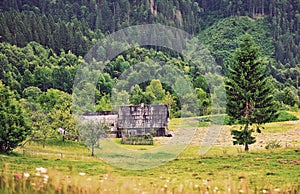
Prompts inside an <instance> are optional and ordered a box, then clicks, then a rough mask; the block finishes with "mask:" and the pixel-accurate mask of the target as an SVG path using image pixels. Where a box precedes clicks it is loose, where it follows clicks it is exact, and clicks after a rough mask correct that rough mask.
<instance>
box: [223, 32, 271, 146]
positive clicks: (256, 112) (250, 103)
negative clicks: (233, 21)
mask: <svg viewBox="0 0 300 194" xmlns="http://www.w3.org/2000/svg"><path fill="white" fill-rule="evenodd" d="M225 87H226V94H227V113H228V115H229V116H230V117H232V118H233V119H234V120H235V121H238V122H239V123H241V124H243V125H244V126H245V127H244V129H243V130H242V131H240V132H239V131H234V132H233V133H232V134H233V135H234V138H235V139H236V140H235V141H234V143H235V144H241V143H242V142H244V143H245V150H248V144H249V143H254V142H253V140H254V139H253V137H252V136H251V132H252V131H251V130H249V132H248V127H249V125H252V124H258V126H260V125H261V124H264V123H266V122H269V121H271V120H272V119H273V118H274V117H275V115H276V114H275V113H276V107H275V106H276V104H275V103H274V102H275V101H274V99H273V96H272V93H273V87H272V84H271V83H270V81H269V77H267V75H266V73H265V65H264V62H263V61H262V59H260V58H259V53H258V49H257V48H256V46H255V44H254V43H253V41H252V39H251V37H250V36H249V35H245V36H244V37H243V41H242V42H241V44H240V48H239V49H237V50H236V53H235V55H234V56H233V60H232V63H231V65H230V68H229V74H228V75H227V80H226V86H225ZM259 130H260V129H259V128H258V131H259ZM250 131H251V132H250ZM239 138H241V139H239Z"/></svg>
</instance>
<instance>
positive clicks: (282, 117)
mask: <svg viewBox="0 0 300 194" xmlns="http://www.w3.org/2000/svg"><path fill="white" fill-rule="evenodd" d="M296 120H299V119H298V118H297V117H296V116H295V115H292V114H291V113H288V112H286V111H279V112H278V116H277V118H276V119H275V120H274V121H273V122H283V121H296Z"/></svg>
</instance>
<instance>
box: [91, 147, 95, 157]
mask: <svg viewBox="0 0 300 194" xmlns="http://www.w3.org/2000/svg"><path fill="white" fill-rule="evenodd" d="M92 156H95V146H94V145H92Z"/></svg>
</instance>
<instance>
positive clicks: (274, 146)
mask: <svg viewBox="0 0 300 194" xmlns="http://www.w3.org/2000/svg"><path fill="white" fill-rule="evenodd" d="M265 148H266V149H267V150H269V149H270V150H271V149H278V148H281V144H280V141H278V140H277V139H275V140H271V141H269V142H268V143H267V145H266V146H265Z"/></svg>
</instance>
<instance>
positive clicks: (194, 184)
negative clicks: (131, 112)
mask: <svg viewBox="0 0 300 194" xmlns="http://www.w3.org/2000/svg"><path fill="white" fill-rule="evenodd" d="M172 122H173V123H172ZM277 124H282V125H283V126H284V128H285V129H284V130H283V131H282V132H280V127H278V128H277V129H276V130H279V132H276V133H264V135H268V136H270V135H280V136H281V137H286V136H285V134H288V133H290V132H291V131H292V132H297V131H299V130H297V129H298V122H293V123H292V122H282V123H271V124H267V125H268V127H270V128H271V127H272V126H274V127H276V126H277ZM197 125H198V123H197V122H195V118H182V119H178V120H175V121H171V123H170V128H171V127H172V128H171V129H173V130H174V131H175V134H176V131H177V130H179V129H181V128H188V127H192V128H194V127H197ZM286 126H289V127H290V129H287V128H286ZM199 130H200V131H201V130H202V132H203V131H205V130H206V128H205V127H200V128H198V131H199ZM228 131H229V132H230V130H229V127H228V126H225V127H224V130H221V133H220V137H219V138H218V140H217V141H216V145H214V146H212V148H211V149H210V150H209V151H208V152H207V153H205V154H204V155H200V154H199V150H200V146H201V145H197V144H196V143H195V141H194V144H193V142H192V144H191V145H189V146H187V147H186V148H185V149H184V151H183V152H182V153H180V154H179V155H178V156H177V157H176V158H175V159H173V160H171V161H170V162H168V163H165V164H162V165H159V166H157V167H155V168H150V169H144V170H128V169H122V168H118V167H115V166H112V165H111V164H109V163H108V162H106V161H103V160H101V158H97V157H91V156H90V154H91V153H90V149H88V148H87V147H86V146H85V145H84V144H83V143H80V142H72V141H66V142H62V141H61V140H49V141H47V143H46V146H45V148H43V147H42V146H41V145H38V144H35V143H31V144H26V145H25V147H24V148H18V149H16V152H15V153H14V154H12V155H0V165H1V172H0V190H1V193H13V192H14V191H17V190H19V191H22V192H19V193H39V192H43V193H99V192H100V191H101V193H102V192H104V193H206V192H207V193H298V192H299V191H300V144H299V140H300V138H299V139H298V140H295V141H293V144H289V146H286V145H282V148H279V149H271V150H266V149H265V148H264V147H261V146H255V145H251V146H250V152H249V153H245V152H244V151H243V148H242V147H241V146H232V143H231V142H230V141H228V140H226V141H228V142H229V143H230V144H229V145H221V144H219V143H220V142H221V141H223V139H224V138H226V136H225V137H223V136H224V132H226V134H227V133H228ZM298 133H299V132H298ZM199 136H200V135H199ZM270 137H271V138H273V136H270ZM194 138H197V137H194ZM257 138H258V140H260V139H259V136H257ZM168 139H169V138H156V139H155V141H154V142H155V143H154V145H153V146H148V145H147V146H133V145H120V139H114V142H115V143H116V144H118V146H122V147H123V148H126V149H128V150H132V151H148V150H155V149H156V148H157V147H159V145H161V144H163V143H164V142H166V141H167V140H168ZM198 143H199V142H198ZM218 144H219V145H218ZM39 167H43V168H45V169H47V173H46V174H42V173H39V172H37V170H36V168H39ZM27 173H28V174H29V177H27ZM25 175H26V176H25ZM16 177H18V178H16ZM45 177H48V178H47V181H45ZM17 193H18V192H17Z"/></svg>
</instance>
